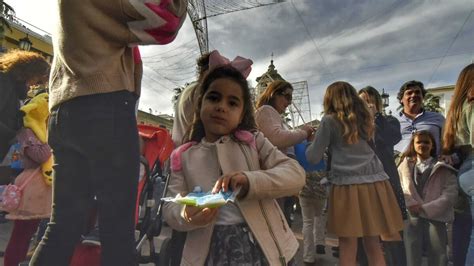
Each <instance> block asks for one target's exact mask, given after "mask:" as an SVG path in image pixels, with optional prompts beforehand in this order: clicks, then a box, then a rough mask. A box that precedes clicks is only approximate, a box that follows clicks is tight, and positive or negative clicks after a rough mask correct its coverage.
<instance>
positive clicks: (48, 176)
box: [41, 156, 53, 186]
mask: <svg viewBox="0 0 474 266" xmlns="http://www.w3.org/2000/svg"><path fill="white" fill-rule="evenodd" d="M41 173H42V174H43V177H44V182H45V183H46V184H48V185H49V186H51V185H52V184H53V156H51V157H49V159H48V160H47V161H46V162H44V163H43V164H42V165H41Z"/></svg>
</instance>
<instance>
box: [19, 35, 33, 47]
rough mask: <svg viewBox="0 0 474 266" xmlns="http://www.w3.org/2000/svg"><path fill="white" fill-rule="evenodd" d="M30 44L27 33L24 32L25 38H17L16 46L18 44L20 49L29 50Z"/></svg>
mask: <svg viewBox="0 0 474 266" xmlns="http://www.w3.org/2000/svg"><path fill="white" fill-rule="evenodd" d="M32 44H33V43H32V42H31V41H30V39H29V38H28V34H26V37H25V38H21V39H20V40H18V46H20V49H21V50H24V51H29V50H30V49H31V45H32Z"/></svg>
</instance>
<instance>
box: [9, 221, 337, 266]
mask: <svg viewBox="0 0 474 266" xmlns="http://www.w3.org/2000/svg"><path fill="white" fill-rule="evenodd" d="M301 227H302V223H301V216H300V215H296V216H295V221H294V223H293V231H294V232H295V235H296V237H297V239H298V241H299V242H300V247H302V245H303V243H302V241H303V236H302V234H301ZM11 230H12V223H11V222H7V223H3V224H0V251H4V250H5V247H6V245H7V242H8V238H9V237H10V232H11ZM167 235H170V232H169V229H168V230H167V229H166V228H165V229H164V230H163V232H162V237H165V236H167ZM159 242H160V239H157V244H159ZM326 242H327V247H326V254H325V255H319V254H318V255H317V261H316V265H318V266H334V265H337V259H336V258H334V257H333V256H332V251H331V248H330V245H334V243H335V240H334V239H330V238H327V239H326ZM145 250H146V249H145ZM157 250H158V248H157ZM302 256H303V255H302V251H301V248H300V250H299V251H298V254H297V258H296V259H297V263H298V265H303V262H302ZM142 265H149V266H151V265H153V264H142ZM0 266H3V258H0Z"/></svg>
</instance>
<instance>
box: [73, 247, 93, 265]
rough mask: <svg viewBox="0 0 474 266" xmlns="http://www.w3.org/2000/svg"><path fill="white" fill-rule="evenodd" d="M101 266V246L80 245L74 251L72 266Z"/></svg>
mask: <svg viewBox="0 0 474 266" xmlns="http://www.w3.org/2000/svg"><path fill="white" fill-rule="evenodd" d="M85 265H87V266H100V246H90V245H82V244H79V245H77V246H76V249H75V250H74V254H73V255H72V259H71V264H70V266H85Z"/></svg>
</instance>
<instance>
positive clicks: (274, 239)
mask: <svg viewBox="0 0 474 266" xmlns="http://www.w3.org/2000/svg"><path fill="white" fill-rule="evenodd" d="M239 147H240V149H241V150H242V153H243V154H244V156H245V160H246V161H247V165H248V166H249V168H252V167H251V166H252V163H251V162H250V159H249V155H248V154H247V152H246V150H245V149H244V148H243V147H242V145H241V144H240V145H239ZM249 170H251V171H252V170H254V169H249ZM258 204H259V205H260V210H261V211H262V214H263V218H264V219H265V223H266V224H267V227H268V231H270V236H271V237H272V239H273V242H275V246H276V247H277V250H278V255H279V259H280V263H281V265H282V266H286V259H285V256H283V252H282V251H281V248H280V245H279V244H278V242H277V240H276V237H275V233H274V232H273V229H272V226H271V225H270V223H269V222H268V216H267V212H266V211H265V208H264V207H263V203H262V201H261V200H259V201H258Z"/></svg>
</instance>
